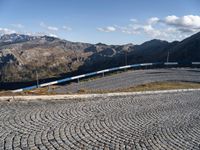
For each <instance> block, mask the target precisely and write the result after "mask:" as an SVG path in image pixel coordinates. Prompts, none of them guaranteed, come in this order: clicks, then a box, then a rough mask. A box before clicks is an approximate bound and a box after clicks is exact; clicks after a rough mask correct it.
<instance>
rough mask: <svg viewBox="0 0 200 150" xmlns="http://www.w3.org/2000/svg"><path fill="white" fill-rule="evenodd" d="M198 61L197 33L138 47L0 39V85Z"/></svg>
mask: <svg viewBox="0 0 200 150" xmlns="http://www.w3.org/2000/svg"><path fill="white" fill-rule="evenodd" d="M168 52H169V53H170V57H169V60H170V61H200V33H197V34H195V35H193V36H191V37H189V38H187V39H185V40H183V41H180V42H178V41H175V42H171V43H169V42H167V41H161V40H157V39H154V40H151V41H147V42H145V43H143V44H141V45H133V44H126V45H106V44H103V43H98V44H89V43H80V42H70V41H67V40H62V39H59V38H55V37H49V36H29V35H21V34H10V35H3V36H1V37H0V82H1V83H14V82H28V81H33V80H35V78H36V71H37V73H38V76H39V78H40V79H48V78H52V77H62V76H66V75H69V76H70V75H75V74H80V73H86V72H90V71H96V70H101V69H105V68H109V67H115V66H120V65H125V64H126V63H125V56H127V63H128V64H133V63H141V62H142V63H143V62H158V61H163V62H164V61H166V58H167V55H168Z"/></svg>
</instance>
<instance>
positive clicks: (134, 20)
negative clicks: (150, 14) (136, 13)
mask: <svg viewBox="0 0 200 150" xmlns="http://www.w3.org/2000/svg"><path fill="white" fill-rule="evenodd" d="M130 21H131V22H134V23H137V22H138V20H137V19H134V18H133V19H130Z"/></svg>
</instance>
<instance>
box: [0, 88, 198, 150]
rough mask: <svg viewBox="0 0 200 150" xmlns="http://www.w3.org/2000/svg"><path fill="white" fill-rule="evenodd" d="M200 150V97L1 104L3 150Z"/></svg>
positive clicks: (170, 95)
mask: <svg viewBox="0 0 200 150" xmlns="http://www.w3.org/2000/svg"><path fill="white" fill-rule="evenodd" d="M29 149H31V150H47V149H49V150H53V149H57V150H62V149H74V150H78V149H83V150H84V149H85V150H90V149H91V150H99V149H102V150H103V149H104V150H114V149H116V150H131V149H137V150H142V149H144V150H155V149H159V150H162V149H171V150H193V149H197V150H198V149H200V92H198V91H196V92H181V93H165V94H154V95H153V94H152V95H140V96H139V95H137V96H113V97H99V98H95V99H76V100H59V101H58V100H57V101H39V100H38V101H29V102H27V101H21V102H1V103H0V150H29Z"/></svg>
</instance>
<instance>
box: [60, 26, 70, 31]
mask: <svg viewBox="0 0 200 150" xmlns="http://www.w3.org/2000/svg"><path fill="white" fill-rule="evenodd" d="M62 28H63V29H64V30H66V31H71V30H72V28H71V27H68V26H62Z"/></svg>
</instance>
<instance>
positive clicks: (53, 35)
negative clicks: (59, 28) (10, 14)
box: [48, 34, 58, 38]
mask: <svg viewBox="0 0 200 150" xmlns="http://www.w3.org/2000/svg"><path fill="white" fill-rule="evenodd" d="M48 36H51V37H55V38H58V36H57V35H56V34H48Z"/></svg>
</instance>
